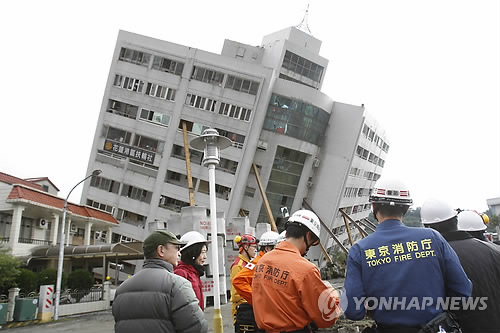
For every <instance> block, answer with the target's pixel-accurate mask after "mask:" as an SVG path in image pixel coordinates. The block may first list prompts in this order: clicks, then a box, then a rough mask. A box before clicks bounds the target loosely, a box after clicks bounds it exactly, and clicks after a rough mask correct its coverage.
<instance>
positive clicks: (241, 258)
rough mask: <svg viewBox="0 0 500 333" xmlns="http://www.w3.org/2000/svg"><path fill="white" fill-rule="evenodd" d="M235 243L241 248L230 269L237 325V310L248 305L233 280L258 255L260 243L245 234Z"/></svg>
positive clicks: (233, 313)
mask: <svg viewBox="0 0 500 333" xmlns="http://www.w3.org/2000/svg"><path fill="white" fill-rule="evenodd" d="M234 242H235V243H236V245H238V247H239V255H238V257H237V258H236V259H235V260H234V262H233V264H232V265H231V269H230V277H231V302H232V303H233V304H232V307H231V313H232V315H233V323H234V324H235V325H236V312H237V310H236V308H237V307H238V305H240V304H242V303H246V300H245V299H244V298H243V297H241V296H240V295H239V294H238V292H237V291H236V289H234V286H233V279H234V277H235V276H236V274H238V273H239V272H240V271H241V270H242V269H243V267H245V266H246V265H247V264H248V263H249V262H250V261H251V260H252V259H253V258H254V257H255V255H256V254H257V244H258V243H259V241H258V240H257V238H255V237H254V236H252V235H248V234H245V235H243V236H240V235H238V236H236V237H235V238H234Z"/></svg>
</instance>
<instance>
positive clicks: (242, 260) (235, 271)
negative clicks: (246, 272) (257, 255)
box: [230, 254, 250, 318]
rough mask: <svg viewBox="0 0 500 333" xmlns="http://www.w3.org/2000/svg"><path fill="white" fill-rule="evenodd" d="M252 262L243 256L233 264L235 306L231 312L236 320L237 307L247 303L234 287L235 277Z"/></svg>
mask: <svg viewBox="0 0 500 333" xmlns="http://www.w3.org/2000/svg"><path fill="white" fill-rule="evenodd" d="M249 262H250V261H249V260H248V259H247V258H245V257H244V256H243V255H241V254H240V255H238V258H236V259H235V260H234V262H233V264H232V265H231V271H230V272H231V275H230V277H231V302H233V305H232V307H231V312H232V314H233V318H236V307H237V306H238V305H240V304H241V303H245V302H246V301H245V299H244V298H242V297H241V296H240V295H239V294H238V292H237V291H236V289H234V287H233V283H232V282H233V279H234V277H235V276H236V274H238V273H239V272H240V271H241V270H242V269H243V267H245V266H246V265H247V264H248V263H249Z"/></svg>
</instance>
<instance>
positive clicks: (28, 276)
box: [16, 268, 38, 294]
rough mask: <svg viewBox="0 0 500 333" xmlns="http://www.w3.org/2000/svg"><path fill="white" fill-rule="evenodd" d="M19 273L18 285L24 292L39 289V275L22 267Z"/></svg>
mask: <svg viewBox="0 0 500 333" xmlns="http://www.w3.org/2000/svg"><path fill="white" fill-rule="evenodd" d="M19 271H20V273H19V275H18V276H17V278H16V284H17V287H18V288H20V289H21V292H22V293H25V294H27V293H30V292H32V291H37V289H38V285H37V280H38V277H37V275H36V273H35V272H32V271H30V270H29V269H26V268H21V269H20V270H19Z"/></svg>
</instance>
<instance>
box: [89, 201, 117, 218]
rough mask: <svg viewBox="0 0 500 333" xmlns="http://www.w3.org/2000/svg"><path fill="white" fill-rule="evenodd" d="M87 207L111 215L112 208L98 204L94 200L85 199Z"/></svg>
mask: <svg viewBox="0 0 500 333" xmlns="http://www.w3.org/2000/svg"><path fill="white" fill-rule="evenodd" d="M87 206H90V207H94V208H97V209H100V210H104V211H106V212H108V213H110V214H112V213H113V206H110V205H106V204H103V203H100V202H97V201H94V200H90V199H87Z"/></svg>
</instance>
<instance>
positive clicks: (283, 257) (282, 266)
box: [252, 241, 339, 332]
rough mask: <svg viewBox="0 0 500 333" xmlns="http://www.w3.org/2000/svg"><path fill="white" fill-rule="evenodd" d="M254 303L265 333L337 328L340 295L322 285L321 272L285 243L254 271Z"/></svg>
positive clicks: (258, 320) (264, 258)
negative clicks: (310, 328)
mask: <svg viewBox="0 0 500 333" xmlns="http://www.w3.org/2000/svg"><path fill="white" fill-rule="evenodd" d="M252 290H253V292H252V301H253V303H254V307H253V308H254V315H255V320H256V322H257V325H258V326H259V328H260V329H263V330H265V331H266V332H282V331H285V332H289V331H295V330H299V329H303V328H304V327H305V326H306V325H308V324H309V323H311V322H312V321H314V322H315V324H316V325H317V326H318V327H321V328H326V327H330V326H332V325H333V324H335V322H336V320H337V317H338V315H339V313H338V309H339V306H338V303H339V299H338V294H336V293H333V292H332V289H330V288H329V287H327V286H326V285H325V284H324V283H323V281H321V275H320V273H319V269H318V268H317V267H316V266H314V265H313V264H312V263H310V262H309V261H308V260H307V259H305V258H303V257H302V256H301V255H300V253H299V251H298V250H297V248H296V247H295V245H293V244H292V243H290V242H288V241H283V242H281V243H280V244H278V246H277V247H276V248H275V249H274V250H273V251H271V252H269V253H266V255H265V256H263V257H262V258H261V259H260V260H259V262H258V264H257V265H256V267H255V273H254V276H253V282H252Z"/></svg>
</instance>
